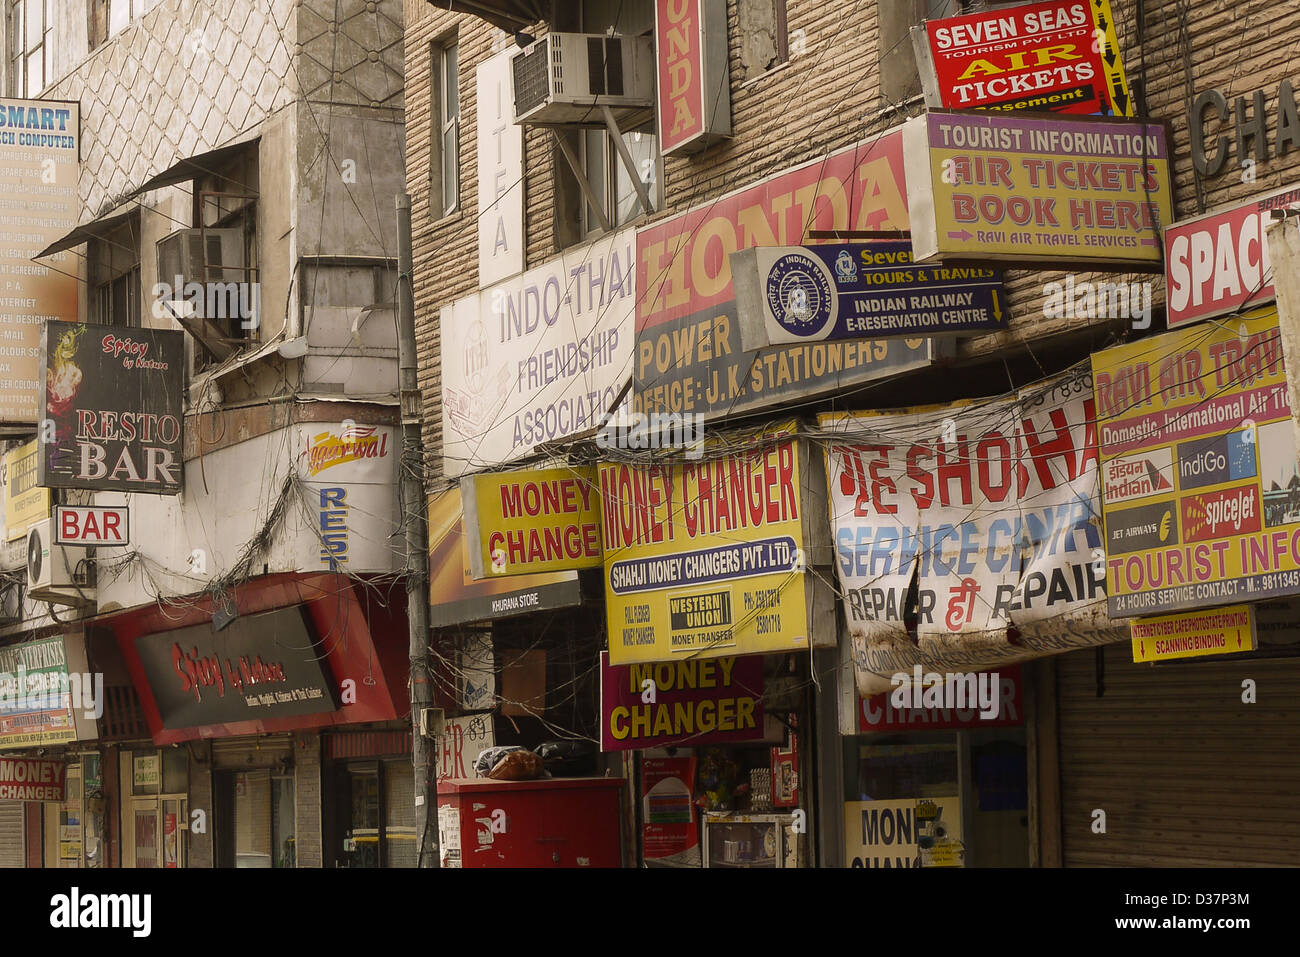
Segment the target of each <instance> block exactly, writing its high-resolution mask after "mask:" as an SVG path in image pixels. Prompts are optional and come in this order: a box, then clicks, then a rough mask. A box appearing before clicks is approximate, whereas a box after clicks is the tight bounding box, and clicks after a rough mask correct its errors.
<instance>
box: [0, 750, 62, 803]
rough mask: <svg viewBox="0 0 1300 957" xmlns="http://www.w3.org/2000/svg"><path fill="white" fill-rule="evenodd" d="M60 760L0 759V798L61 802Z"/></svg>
mask: <svg viewBox="0 0 1300 957" xmlns="http://www.w3.org/2000/svg"><path fill="white" fill-rule="evenodd" d="M63 783H64V766H63V762H62V761H43V760H41V759H39V758H0V801H53V802H55V803H62V802H63Z"/></svg>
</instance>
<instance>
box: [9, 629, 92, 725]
mask: <svg viewBox="0 0 1300 957" xmlns="http://www.w3.org/2000/svg"><path fill="white" fill-rule="evenodd" d="M70 688H71V685H70V681H69V678H68V659H67V652H66V649H65V647H64V644H63V638H62V637H60V636H55V637H53V638H43V639H41V640H39V641H28V642H23V643H22V644H17V645H8V646H6V647H4V648H0V748H28V747H42V746H46V745H52V744H66V743H68V742H69V741H75V740H77V729H76V724H75V721H74V718H73V714H72V709H73V705H74V702H73V699H72V693H71V690H70Z"/></svg>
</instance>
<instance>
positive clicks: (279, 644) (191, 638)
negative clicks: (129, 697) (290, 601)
mask: <svg viewBox="0 0 1300 957" xmlns="http://www.w3.org/2000/svg"><path fill="white" fill-rule="evenodd" d="M306 614H307V612H306V609H305V608H303V607H302V606H294V607H292V608H283V609H280V610H277V611H272V612H266V613H264V614H259V615H241V616H240V617H238V618H236V619H235V620H234V621H232V622H231V623H230V624H229V625H227V626H226V627H225V628H224V629H223V630H222V631H220V632H217V633H214V632H213V630H212V625H211V624H210V623H206V622H205V623H204V624H201V625H194V626H193V627H190V628H180V629H178V630H176V631H164V632H160V633H157V634H152V635H143V636H141V637H139V638H137V639H136V640H135V649H136V653H137V654H138V655H139V657H140V663H141V665H142V666H143V667H144V673H145V678H146V679H147V681H148V683H149V690H150V691H151V692H152V693H153V698H154V702H155V704H156V705H157V708H158V712H159V715H160V716H161V717H162V726H163V727H164V728H166V729H168V730H171V729H176V728H196V727H203V726H205V725H216V724H233V723H236V722H240V721H261V720H265V719H268V718H287V717H291V716H294V715H309V714H323V713H327V712H330V711H334V710H336V709H337V707H338V704H337V702H336V693H335V689H334V686H333V683H332V681H331V679H330V677H329V676H328V675H327V674H326V671H325V668H326V665H325V655H324V653H323V652H322V651H321V650H320V649H319V647H318V643H317V641H316V638H315V636H314V635H313V634H312V629H310V628H309V627H308V624H307V619H306Z"/></svg>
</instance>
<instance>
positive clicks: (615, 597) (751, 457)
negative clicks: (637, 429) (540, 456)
mask: <svg viewBox="0 0 1300 957" xmlns="http://www.w3.org/2000/svg"><path fill="white" fill-rule="evenodd" d="M803 451H804V450H803V449H801V448H800V446H799V444H798V442H797V441H796V440H795V439H794V438H793V437H792V438H787V439H782V440H778V441H777V442H775V443H770V444H767V445H765V446H763V447H756V448H754V449H752V450H747V451H743V452H737V453H735V454H732V455H730V456H728V457H725V458H720V459H716V460H714V461H701V462H698V463H696V462H686V463H683V464H674V465H651V466H642V465H628V464H624V463H605V464H602V465H601V466H600V497H601V521H602V524H601V528H602V540H603V545H604V554H605V563H604V569H605V607H606V611H607V614H608V616H609V618H608V622H609V660H610V663H611V664H614V665H622V664H630V663H632V662H638V661H667V660H670V659H674V658H685V657H689V656H696V657H702V658H717V657H721V656H724V655H735V654H758V653H765V652H773V651H790V650H794V649H799V648H807V647H808V620H807V619H808V613H807V607H806V599H805V592H804V576H803V574H802V572H803V560H804V559H803V548H804V537H803V504H802V501H801V498H800V494H801V480H802V479H801V475H800V472H801V468H800V459H801V456H802V453H803Z"/></svg>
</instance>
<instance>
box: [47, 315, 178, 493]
mask: <svg viewBox="0 0 1300 957" xmlns="http://www.w3.org/2000/svg"><path fill="white" fill-rule="evenodd" d="M124 332H125V333H129V334H128V335H122V333H124ZM184 366H185V333H183V332H170V331H164V330H161V329H123V328H122V327H121V326H101V325H94V324H92V323H85V322H81V323H75V324H74V323H62V322H52V323H47V324H46V326H45V329H44V333H43V335H42V338H41V368H42V369H43V370H45V377H46V387H45V392H44V396H45V416H46V417H45V419H43V420H42V422H41V428H40V429H39V430H38V431H37V440H38V441H39V443H40V458H39V459H38V461H37V481H38V482H39V483H40V484H41V485H44V486H46V487H48V488H82V489H98V490H100V491H111V492H152V493H155V494H158V495H176V494H179V493H180V490H181V486H182V484H183V480H184V475H185V468H184V459H183V436H182V432H183V428H184V422H185V371H184Z"/></svg>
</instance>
